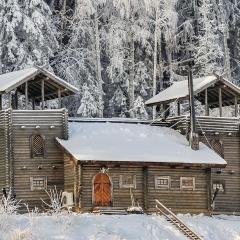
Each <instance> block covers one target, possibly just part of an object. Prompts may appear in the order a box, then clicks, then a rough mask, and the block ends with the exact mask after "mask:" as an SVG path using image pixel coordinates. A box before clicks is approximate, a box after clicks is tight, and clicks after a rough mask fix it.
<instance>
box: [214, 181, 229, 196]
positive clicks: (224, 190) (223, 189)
mask: <svg viewBox="0 0 240 240" xmlns="http://www.w3.org/2000/svg"><path fill="white" fill-rule="evenodd" d="M220 184H221V185H222V189H220V188H219V191H218V192H219V193H225V192H226V188H225V187H226V186H225V181H224V180H213V181H212V191H213V192H215V191H216V188H215V189H214V187H213V186H214V185H220Z"/></svg>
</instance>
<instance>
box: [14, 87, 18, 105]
mask: <svg viewBox="0 0 240 240" xmlns="http://www.w3.org/2000/svg"><path fill="white" fill-rule="evenodd" d="M13 106H14V107H13V108H14V109H18V91H17V89H16V91H15V94H14V103H13Z"/></svg>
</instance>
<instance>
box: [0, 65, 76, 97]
mask: <svg viewBox="0 0 240 240" xmlns="http://www.w3.org/2000/svg"><path fill="white" fill-rule="evenodd" d="M42 80H44V88H45V100H51V99H55V98H58V90H59V89H60V90H61V97H65V96H69V95H73V94H75V93H76V92H77V91H78V89H77V88H76V87H74V86H73V85H71V84H69V83H67V82H66V81H64V80H62V79H61V78H59V77H57V76H56V75H54V74H53V73H51V72H49V71H47V70H45V69H42V68H38V67H33V68H27V69H23V70H19V71H15V72H10V73H5V74H3V75H0V94H4V93H9V92H11V91H13V90H16V89H17V90H18V91H19V92H21V93H23V94H24V92H25V86H24V85H25V83H26V82H28V94H29V97H30V98H31V97H34V98H35V99H36V101H38V100H39V101H40V100H41V86H42V85H41V82H42Z"/></svg>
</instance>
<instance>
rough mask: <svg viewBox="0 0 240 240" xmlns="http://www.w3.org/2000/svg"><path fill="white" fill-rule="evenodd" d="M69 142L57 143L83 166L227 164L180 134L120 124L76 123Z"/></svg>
mask: <svg viewBox="0 0 240 240" xmlns="http://www.w3.org/2000/svg"><path fill="white" fill-rule="evenodd" d="M69 128H70V137H69V139H68V140H62V139H56V141H57V142H58V144H59V145H60V147H61V148H62V149H63V151H64V152H65V153H67V154H69V155H70V156H71V157H72V158H73V159H74V160H75V161H79V162H80V163H81V162H82V163H83V162H85V163H96V162H102V163H106V164H107V163H115V164H125V165H126V164H127V165H146V166H147V165H169V166H185V167H191V166H194V167H204V168H224V167H225V166H226V164H227V163H226V162H225V161H224V160H223V159H222V158H221V157H220V156H219V155H218V154H216V153H215V152H214V151H212V150H211V149H209V148H208V147H207V146H206V145H204V144H200V150H199V151H193V150H192V149H191V148H190V147H189V143H188V141H187V140H186V138H185V137H184V136H182V135H181V134H180V133H178V132H176V131H174V130H173V129H169V128H166V127H154V126H149V125H146V124H131V123H116V122H111V123H108V122H95V123H94V122H86V121H84V120H83V121H80V122H72V123H70V124H69Z"/></svg>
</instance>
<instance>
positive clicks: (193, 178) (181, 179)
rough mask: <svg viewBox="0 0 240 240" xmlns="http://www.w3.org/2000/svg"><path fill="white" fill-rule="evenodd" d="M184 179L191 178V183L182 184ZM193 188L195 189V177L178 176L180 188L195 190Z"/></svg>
mask: <svg viewBox="0 0 240 240" xmlns="http://www.w3.org/2000/svg"><path fill="white" fill-rule="evenodd" d="M184 180H192V183H193V185H192V186H184V185H183V181H184ZM195 189H196V179H195V177H180V190H190V191H195Z"/></svg>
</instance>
